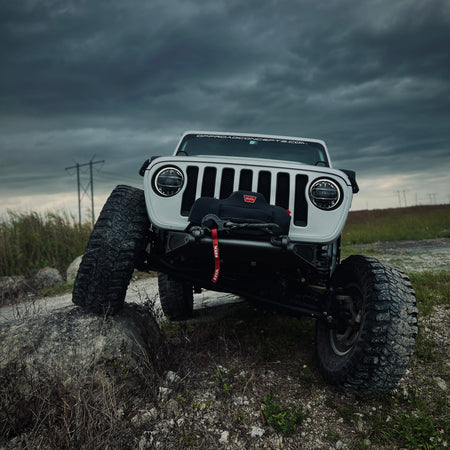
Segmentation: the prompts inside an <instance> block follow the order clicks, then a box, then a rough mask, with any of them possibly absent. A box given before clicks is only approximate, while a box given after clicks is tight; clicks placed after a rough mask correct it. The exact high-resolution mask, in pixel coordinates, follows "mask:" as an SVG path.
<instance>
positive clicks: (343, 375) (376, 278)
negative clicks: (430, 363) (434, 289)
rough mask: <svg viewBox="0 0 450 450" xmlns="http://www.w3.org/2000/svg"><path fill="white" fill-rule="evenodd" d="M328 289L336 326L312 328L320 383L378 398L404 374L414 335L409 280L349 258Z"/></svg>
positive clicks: (367, 261)
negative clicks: (332, 301) (330, 290)
mask: <svg viewBox="0 0 450 450" xmlns="http://www.w3.org/2000/svg"><path fill="white" fill-rule="evenodd" d="M332 286H333V289H334V290H335V292H337V293H338V294H337V295H336V296H335V298H334V312H333V314H335V315H340V317H341V318H342V319H341V320H338V324H337V327H336V326H334V327H333V328H331V327H330V325H329V324H328V323H327V322H325V321H318V322H317V324H316V357H317V362H318V367H319V370H320V371H321V373H322V375H323V377H324V379H325V380H326V381H327V382H328V383H330V384H333V385H335V386H337V387H338V388H340V389H344V390H346V391H350V392H354V393H358V394H362V395H363V394H366V395H367V394H369V395H373V396H380V395H384V394H386V393H388V392H389V391H390V390H392V389H393V388H394V387H395V386H396V385H397V383H398V381H399V380H400V378H401V377H402V376H403V375H404V373H405V371H406V368H407V365H408V363H409V359H410V357H411V355H412V353H413V349H414V343H415V336H416V334H417V308H416V299H415V294H414V290H413V288H412V286H411V283H410V281H409V279H408V278H407V277H406V275H404V274H403V273H402V272H401V271H400V270H399V269H397V268H394V267H391V266H388V265H387V264H384V263H382V262H381V261H378V260H376V259H375V258H369V257H365V256H351V257H349V258H347V259H346V260H345V261H343V262H342V264H341V265H340V266H338V268H337V269H336V272H335V274H334V276H333V279H332Z"/></svg>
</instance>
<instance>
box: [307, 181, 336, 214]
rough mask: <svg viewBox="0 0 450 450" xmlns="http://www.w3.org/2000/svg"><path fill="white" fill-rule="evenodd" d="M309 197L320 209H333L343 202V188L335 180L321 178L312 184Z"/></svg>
mask: <svg viewBox="0 0 450 450" xmlns="http://www.w3.org/2000/svg"><path fill="white" fill-rule="evenodd" d="M309 198H310V199H311V201H312V202H313V204H314V206H317V208H319V209H324V210H331V209H334V208H337V207H338V206H339V205H340V202H341V190H340V188H339V186H338V184H337V183H336V182H335V181H332V180H329V179H328V178H320V179H318V180H316V181H314V183H312V184H311V187H310V188H309Z"/></svg>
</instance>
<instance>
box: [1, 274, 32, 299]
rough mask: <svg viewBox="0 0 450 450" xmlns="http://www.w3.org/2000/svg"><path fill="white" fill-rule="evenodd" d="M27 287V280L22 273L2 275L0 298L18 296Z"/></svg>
mask: <svg viewBox="0 0 450 450" xmlns="http://www.w3.org/2000/svg"><path fill="white" fill-rule="evenodd" d="M27 289H28V284H27V281H26V279H25V277H24V276H22V275H15V276H9V277H0V299H3V298H11V297H16V296H17V295H18V294H20V293H24V292H26V290H27Z"/></svg>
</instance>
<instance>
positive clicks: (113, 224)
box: [72, 186, 150, 314]
mask: <svg viewBox="0 0 450 450" xmlns="http://www.w3.org/2000/svg"><path fill="white" fill-rule="evenodd" d="M149 227H150V222H149V219H148V216H147V210H146V207H145V199H144V191H142V190H141V189H136V188H133V187H130V186H117V187H116V188H115V189H114V190H113V192H112V193H111V195H110V196H109V198H108V200H107V201H106V203H105V206H104V207H103V209H102V211H101V212H100V215H99V218H98V220H97V223H96V224H95V226H94V230H93V231H92V234H91V236H90V238H89V241H88V244H87V247H86V251H85V254H84V256H83V259H82V261H81V264H80V268H79V270H78V274H77V277H76V279H75V283H74V287H73V294H72V301H73V302H74V303H75V304H76V305H78V306H82V307H84V308H86V309H88V310H90V311H93V312H96V313H99V314H114V313H116V312H117V311H118V310H119V309H120V308H121V307H122V305H123V302H124V299H125V294H126V291H127V287H128V284H129V282H130V279H131V275H132V274H133V270H134V268H135V267H136V265H137V264H138V263H139V261H140V259H141V258H142V255H143V253H144V251H145V247H146V245H147V240H148V230H149Z"/></svg>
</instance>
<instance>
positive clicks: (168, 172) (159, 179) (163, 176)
mask: <svg viewBox="0 0 450 450" xmlns="http://www.w3.org/2000/svg"><path fill="white" fill-rule="evenodd" d="M183 183H184V175H183V172H181V170H180V169H178V168H176V167H164V168H163V169H161V170H160V171H159V172H158V173H157V174H156V175H155V178H154V184H153V185H154V187H155V190H156V193H157V194H159V195H162V196H163V197H172V196H173V195H175V194H178V192H180V191H181V188H182V187H183Z"/></svg>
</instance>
